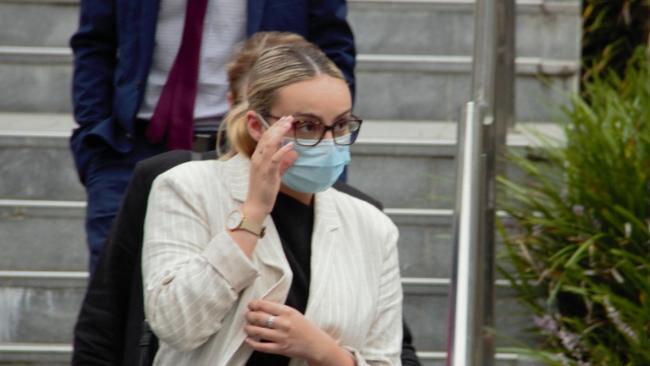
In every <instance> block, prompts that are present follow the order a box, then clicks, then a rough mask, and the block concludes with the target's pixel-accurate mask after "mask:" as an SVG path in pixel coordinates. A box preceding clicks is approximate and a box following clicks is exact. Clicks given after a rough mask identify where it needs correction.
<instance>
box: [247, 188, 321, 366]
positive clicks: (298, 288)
mask: <svg viewBox="0 0 650 366" xmlns="http://www.w3.org/2000/svg"><path fill="white" fill-rule="evenodd" d="M271 217H272V218H273V223H274V224H275V227H276V229H277V230H278V235H279V236H280V241H281V242H282V249H284V255H285V256H286V257H287V261H288V262H289V266H290V267H291V271H292V272H293V280H292V281H291V288H290V289H289V294H288V296H287V301H286V302H285V305H287V306H291V307H292V308H294V309H296V310H298V311H300V312H301V313H303V314H304V313H305V309H306V308H307V299H308V298H309V280H310V277H311V234H312V231H313V228H314V207H313V205H309V206H307V205H304V204H303V203H301V202H298V201H297V200H295V199H293V198H291V197H289V196H287V195H285V194H283V193H280V194H278V198H277V199H276V201H275V206H273V211H272V212H271ZM288 364H289V358H288V357H284V356H279V355H272V354H268V353H262V352H257V351H255V352H253V354H252V355H251V357H250V358H249V359H248V362H247V363H246V365H248V366H251V365H264V366H279V365H283V366H285V365H288Z"/></svg>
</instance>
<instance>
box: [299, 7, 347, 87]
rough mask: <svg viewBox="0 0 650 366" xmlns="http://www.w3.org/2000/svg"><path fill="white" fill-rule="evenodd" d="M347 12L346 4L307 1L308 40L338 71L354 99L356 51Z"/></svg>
mask: <svg viewBox="0 0 650 366" xmlns="http://www.w3.org/2000/svg"><path fill="white" fill-rule="evenodd" d="M347 12H348V10H347V4H346V1H345V0H309V32H308V34H307V39H308V40H309V41H310V42H312V43H314V44H316V45H317V46H318V47H320V49H322V50H323V52H325V54H326V55H327V56H328V57H329V58H330V59H331V60H332V61H334V63H335V64H336V65H337V66H338V67H339V68H340V69H341V71H342V72H343V74H344V75H345V78H346V80H347V81H348V84H349V86H350V90H351V91H352V96H353V97H354V95H355V89H356V87H355V85H356V84H355V78H354V66H355V62H356V60H355V58H356V50H355V47H354V36H353V34H352V29H351V28H350V24H348V21H347Z"/></svg>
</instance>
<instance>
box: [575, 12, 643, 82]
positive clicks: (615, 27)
mask: <svg viewBox="0 0 650 366" xmlns="http://www.w3.org/2000/svg"><path fill="white" fill-rule="evenodd" d="M582 24H583V26H582V30H583V32H582V60H583V70H582V71H583V72H582V75H583V81H584V82H587V81H589V80H590V79H591V78H592V77H593V76H594V75H599V74H601V73H602V72H606V71H608V70H614V71H616V72H617V73H618V74H619V75H622V74H623V72H624V71H625V65H626V63H627V61H628V60H629V59H630V57H632V55H633V53H634V50H635V49H636V48H638V47H639V46H643V45H646V44H647V43H648V33H649V32H650V27H649V26H650V4H649V2H648V0H583V1H582Z"/></svg>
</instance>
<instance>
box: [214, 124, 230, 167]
mask: <svg viewBox="0 0 650 366" xmlns="http://www.w3.org/2000/svg"><path fill="white" fill-rule="evenodd" d="M225 136H226V124H225V123H223V121H222V123H219V128H218V129H217V148H216V150H217V151H216V152H217V159H220V158H221V157H222V156H224V154H226V153H227V151H228V142H227V141H226V138H225Z"/></svg>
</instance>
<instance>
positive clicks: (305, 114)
mask: <svg viewBox="0 0 650 366" xmlns="http://www.w3.org/2000/svg"><path fill="white" fill-rule="evenodd" d="M349 113H352V108H350V109H348V110H347V111H345V112H343V113H341V114H339V115H338V116H336V118H334V121H337V120H338V119H339V118H341V117H343V116H345V115H346V114H349ZM293 116H301V117H310V118H315V119H317V120H319V121H320V122H323V118H321V117H320V116H318V115H315V114H313V113H308V112H298V113H294V114H293Z"/></svg>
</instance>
